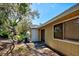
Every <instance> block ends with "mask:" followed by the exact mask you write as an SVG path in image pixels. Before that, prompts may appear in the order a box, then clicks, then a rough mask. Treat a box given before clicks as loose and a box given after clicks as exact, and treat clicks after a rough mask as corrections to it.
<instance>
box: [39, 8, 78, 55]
mask: <svg viewBox="0 0 79 59" xmlns="http://www.w3.org/2000/svg"><path fill="white" fill-rule="evenodd" d="M78 15H79V10H77V11H75V12H73V13H71V14H68V15H66V16H64V17H62V18H59V19H57V20H56V21H54V22H52V23H50V24H47V25H45V26H43V27H41V28H39V38H40V37H41V36H40V35H41V34H40V33H41V32H40V31H41V30H42V29H45V43H46V44H47V45H49V46H50V47H51V48H53V49H55V50H57V51H59V52H61V53H63V54H65V55H79V43H77V42H72V41H67V40H60V39H55V38H54V31H53V29H54V28H53V27H54V25H56V24H59V23H62V22H66V21H69V20H70V19H69V18H72V17H75V16H78ZM40 40H41V39H40Z"/></svg>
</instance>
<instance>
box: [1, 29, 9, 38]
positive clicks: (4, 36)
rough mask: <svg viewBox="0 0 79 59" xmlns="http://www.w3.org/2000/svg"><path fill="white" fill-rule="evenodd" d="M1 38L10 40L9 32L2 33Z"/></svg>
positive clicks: (3, 31)
mask: <svg viewBox="0 0 79 59" xmlns="http://www.w3.org/2000/svg"><path fill="white" fill-rule="evenodd" d="M0 36H1V37H3V38H8V36H9V32H8V31H7V30H2V31H0Z"/></svg>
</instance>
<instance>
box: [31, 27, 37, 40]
mask: <svg viewBox="0 0 79 59" xmlns="http://www.w3.org/2000/svg"><path fill="white" fill-rule="evenodd" d="M31 35H32V38H31V39H32V41H38V29H36V28H33V29H32V34H31Z"/></svg>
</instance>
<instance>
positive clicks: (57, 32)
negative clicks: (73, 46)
mask: <svg viewBox="0 0 79 59" xmlns="http://www.w3.org/2000/svg"><path fill="white" fill-rule="evenodd" d="M54 38H59V39H63V24H62V23H61V24H58V25H55V26H54Z"/></svg>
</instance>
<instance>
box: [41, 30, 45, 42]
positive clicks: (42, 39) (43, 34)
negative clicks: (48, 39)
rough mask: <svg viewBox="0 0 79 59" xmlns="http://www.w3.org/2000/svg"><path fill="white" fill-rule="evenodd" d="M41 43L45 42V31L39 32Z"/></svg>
mask: <svg viewBox="0 0 79 59" xmlns="http://www.w3.org/2000/svg"><path fill="white" fill-rule="evenodd" d="M41 41H42V42H45V29H43V30H41Z"/></svg>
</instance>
